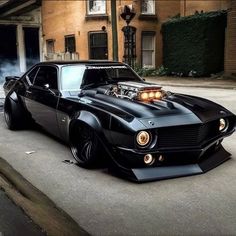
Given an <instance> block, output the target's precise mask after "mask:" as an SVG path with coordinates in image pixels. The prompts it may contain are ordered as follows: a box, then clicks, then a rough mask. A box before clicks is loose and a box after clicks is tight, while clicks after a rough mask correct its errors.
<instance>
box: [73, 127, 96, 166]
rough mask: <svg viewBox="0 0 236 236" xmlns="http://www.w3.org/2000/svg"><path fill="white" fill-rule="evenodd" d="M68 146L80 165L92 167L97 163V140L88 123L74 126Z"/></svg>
mask: <svg viewBox="0 0 236 236" xmlns="http://www.w3.org/2000/svg"><path fill="white" fill-rule="evenodd" d="M70 148H71V152H72V154H73V156H74V158H75V160H76V161H77V162H78V164H79V165H80V166H82V167H85V168H92V167H95V166H96V165H97V164H98V157H99V154H100V146H99V140H98V138H97V135H96V133H95V131H94V130H93V129H92V128H90V127H89V126H88V125H84V124H81V125H79V126H78V127H77V128H76V130H75V132H74V135H73V138H72V142H71V146H70Z"/></svg>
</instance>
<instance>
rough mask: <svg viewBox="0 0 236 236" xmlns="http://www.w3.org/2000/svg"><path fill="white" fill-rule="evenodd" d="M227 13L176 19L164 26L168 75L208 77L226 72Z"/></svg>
mask: <svg viewBox="0 0 236 236" xmlns="http://www.w3.org/2000/svg"><path fill="white" fill-rule="evenodd" d="M226 19H227V13H226V11H217V12H208V13H201V14H195V15H193V16H187V17H180V18H178V17H175V18H172V19H170V20H169V21H167V22H165V23H164V24H163V25H162V29H161V31H162V35H163V65H164V68H168V70H167V71H166V72H167V73H168V74H177V75H189V76H204V75H210V74H211V73H217V72H219V71H222V70H223V65H224V41H225V27H226Z"/></svg>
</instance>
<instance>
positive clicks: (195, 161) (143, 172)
mask: <svg viewBox="0 0 236 236" xmlns="http://www.w3.org/2000/svg"><path fill="white" fill-rule="evenodd" d="M117 154H119V155H120V154H121V155H122V157H124V156H125V158H124V159H122V158H119V157H121V155H120V156H119V157H118V156H117ZM159 154H163V156H164V157H166V160H165V161H163V162H161V163H160V162H158V160H156V162H155V163H154V164H153V165H152V166H147V165H144V163H143V156H144V154H142V153H135V152H134V151H133V152H132V151H131V150H129V151H128V150H124V149H119V150H118V152H117V150H116V158H115V160H114V162H115V164H116V167H118V168H116V169H117V170H118V173H120V174H121V175H123V176H125V177H126V178H129V179H131V180H133V181H137V182H146V181H153V180H162V179H169V178H176V177H182V176H189V175H196V174H202V173H205V172H207V171H209V170H211V169H213V168H215V167H217V166H218V165H220V164H222V163H223V162H225V161H227V160H228V159H230V153H228V152H227V151H226V150H225V149H224V148H223V147H222V145H221V144H219V145H218V146H216V143H212V144H211V145H209V146H206V147H205V148H202V149H195V150H193V149H191V150H184V151H183V150H182V151H179V152H178V150H175V151H174V150H172V151H169V152H165V153H163V152H162V153H155V154H154V153H153V155H154V156H155V155H156V156H158V155H159Z"/></svg>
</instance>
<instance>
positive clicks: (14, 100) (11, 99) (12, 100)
mask: <svg viewBox="0 0 236 236" xmlns="http://www.w3.org/2000/svg"><path fill="white" fill-rule="evenodd" d="M9 106H10V109H11V111H12V112H13V114H14V116H15V117H16V118H18V119H21V118H22V117H23V116H24V110H23V108H22V104H20V101H19V98H18V96H17V94H16V93H15V92H12V93H11V94H9V95H8V96H7V97H6V99H5V102H4V110H6V109H9Z"/></svg>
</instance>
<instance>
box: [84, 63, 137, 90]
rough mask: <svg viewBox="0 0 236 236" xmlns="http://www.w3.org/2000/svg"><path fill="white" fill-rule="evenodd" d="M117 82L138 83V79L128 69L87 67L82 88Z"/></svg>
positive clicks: (122, 66) (120, 67)
mask: <svg viewBox="0 0 236 236" xmlns="http://www.w3.org/2000/svg"><path fill="white" fill-rule="evenodd" d="M119 81H140V78H139V77H138V75H137V74H135V73H134V72H133V71H132V70H131V69H130V68H129V67H127V66H125V65H120V66H87V68H86V70H85V74H84V78H83V83H82V88H83V87H88V86H90V85H91V86H96V85H101V84H109V83H117V82H119Z"/></svg>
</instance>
